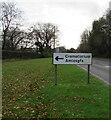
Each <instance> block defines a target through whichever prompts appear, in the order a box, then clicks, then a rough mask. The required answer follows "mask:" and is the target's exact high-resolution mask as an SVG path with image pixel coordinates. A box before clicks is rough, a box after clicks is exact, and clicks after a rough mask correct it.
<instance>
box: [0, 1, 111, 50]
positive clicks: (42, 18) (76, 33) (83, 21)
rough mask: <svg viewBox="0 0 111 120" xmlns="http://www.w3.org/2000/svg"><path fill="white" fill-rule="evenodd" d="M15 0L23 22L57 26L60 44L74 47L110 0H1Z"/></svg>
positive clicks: (100, 15) (28, 25)
mask: <svg viewBox="0 0 111 120" xmlns="http://www.w3.org/2000/svg"><path fill="white" fill-rule="evenodd" d="M0 1H1V2H5V1H10V2H15V3H17V7H18V8H19V9H20V10H22V11H23V16H24V22H23V24H24V26H26V27H27V28H28V27H30V26H31V25H33V24H35V23H38V22H40V23H49V22H50V23H53V24H55V25H57V26H58V28H59V30H60V35H59V44H60V45H59V46H64V47H66V48H67V49H70V48H75V49H76V48H77V47H78V45H79V44H80V40H81V39H80V37H81V34H82V33H83V31H84V30H85V29H89V30H90V29H91V25H92V22H93V21H94V20H97V19H99V18H100V17H102V16H103V14H104V13H105V12H106V10H107V9H108V8H109V2H110V1H109V0H0Z"/></svg>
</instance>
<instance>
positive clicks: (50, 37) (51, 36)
mask: <svg viewBox="0 0 111 120" xmlns="http://www.w3.org/2000/svg"><path fill="white" fill-rule="evenodd" d="M31 33H32V36H33V39H35V40H36V42H35V45H36V46H37V48H38V51H40V52H42V51H43V50H44V49H45V50H46V49H52V48H54V44H57V43H58V39H57V38H58V36H59V30H58V27H57V26H55V25H53V24H51V23H38V24H37V25H34V26H33V27H32V30H31Z"/></svg>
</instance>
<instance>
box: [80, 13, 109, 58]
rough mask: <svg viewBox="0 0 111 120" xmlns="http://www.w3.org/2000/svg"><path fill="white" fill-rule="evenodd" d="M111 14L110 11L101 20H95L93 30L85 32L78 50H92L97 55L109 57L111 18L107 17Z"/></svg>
mask: <svg viewBox="0 0 111 120" xmlns="http://www.w3.org/2000/svg"><path fill="white" fill-rule="evenodd" d="M109 15H110V14H109V12H108V13H107V14H106V17H105V16H103V17H101V18H99V20H95V21H93V23H92V30H85V31H84V32H83V34H82V35H81V42H80V45H79V47H78V51H81V52H92V53H93V55H94V56H95V57H109V50H110V48H111V44H110V41H111V37H110V35H109V27H110V22H111V19H109V18H108V17H107V16H109ZM108 21H109V22H108Z"/></svg>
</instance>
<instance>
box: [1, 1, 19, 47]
mask: <svg viewBox="0 0 111 120" xmlns="http://www.w3.org/2000/svg"><path fill="white" fill-rule="evenodd" d="M20 18H21V11H20V10H19V9H18V8H17V7H16V4H15V3H12V2H10V3H5V2H3V3H0V29H1V33H2V40H3V41H2V49H5V47H6V44H8V41H9V39H8V38H9V32H10V31H11V32H12V28H13V32H12V34H14V32H15V31H17V29H18V27H19V25H20V24H19V19H20ZM12 36H13V35H12ZM12 36H11V37H12Z"/></svg>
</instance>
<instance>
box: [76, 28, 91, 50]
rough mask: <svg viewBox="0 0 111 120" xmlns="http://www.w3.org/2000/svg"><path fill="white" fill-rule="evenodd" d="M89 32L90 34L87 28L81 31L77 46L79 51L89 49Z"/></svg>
mask: <svg viewBox="0 0 111 120" xmlns="http://www.w3.org/2000/svg"><path fill="white" fill-rule="evenodd" d="M89 34H90V31H88V30H87V29H86V30H84V31H83V33H82V35H81V41H80V45H79V47H78V48H77V49H78V50H79V51H81V52H88V51H89V48H88V39H89Z"/></svg>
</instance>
